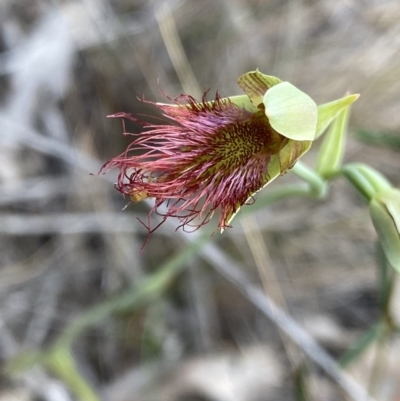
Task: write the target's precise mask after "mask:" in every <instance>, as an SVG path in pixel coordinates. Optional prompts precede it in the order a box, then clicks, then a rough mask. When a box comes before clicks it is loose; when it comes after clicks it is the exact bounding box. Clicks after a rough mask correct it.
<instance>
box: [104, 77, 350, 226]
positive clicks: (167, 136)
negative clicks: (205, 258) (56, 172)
mask: <svg viewBox="0 0 400 401" xmlns="http://www.w3.org/2000/svg"><path fill="white" fill-rule="evenodd" d="M238 84H239V86H240V87H241V89H242V90H243V91H244V93H245V95H242V96H233V97H226V98H224V97H221V96H220V95H219V94H217V95H216V96H215V99H214V100H212V101H209V100H207V99H206V93H205V94H204V95H203V98H202V100H201V101H197V100H195V99H194V98H193V97H191V96H190V95H181V96H179V97H178V98H176V99H175V100H174V101H173V102H172V104H163V103H153V102H148V103H151V104H153V105H154V106H156V107H158V108H159V109H160V110H161V112H162V114H163V116H164V117H165V123H163V124H161V125H160V124H153V123H150V122H144V121H141V120H139V119H137V118H136V117H134V116H132V115H131V114H127V113H118V114H114V115H112V116H111V117H120V118H126V119H130V120H133V121H135V122H139V123H140V124H141V125H142V126H143V131H142V132H141V133H138V134H131V135H132V137H133V140H132V142H131V144H130V145H129V146H128V148H127V149H126V151H125V152H123V153H122V154H121V155H119V156H118V157H115V158H113V159H111V160H110V161H108V162H107V163H106V164H105V165H104V166H103V168H102V171H103V172H106V171H108V170H110V169H112V168H118V169H119V175H118V182H117V184H116V188H117V189H118V190H119V191H120V192H121V193H123V194H124V195H127V196H128V197H130V199H131V200H132V201H133V202H137V201H140V200H143V199H146V198H154V206H153V207H152V209H151V210H150V213H149V214H150V215H151V214H152V213H153V212H156V213H158V214H160V215H161V216H162V217H163V219H162V221H161V223H162V222H164V221H165V220H166V219H167V218H169V217H175V218H177V219H178V220H179V224H178V227H183V229H186V230H187V229H190V228H191V229H197V228H199V227H201V226H202V225H204V224H206V223H208V222H209V220H210V219H211V217H212V215H213V214H214V212H218V213H219V222H218V228H220V229H221V230H224V229H225V228H227V227H229V226H230V223H231V221H232V219H233V217H234V216H235V214H236V213H237V212H238V211H239V209H240V208H241V207H242V206H243V205H244V204H245V203H246V202H248V201H249V200H251V199H252V198H253V195H254V194H255V193H256V192H258V191H259V190H260V189H262V188H264V187H265V186H266V185H267V184H269V183H270V182H271V181H273V180H274V179H275V178H277V177H278V176H280V175H283V174H285V173H286V172H288V171H289V170H290V169H291V168H292V167H293V165H294V164H295V163H296V161H297V160H298V159H299V158H300V157H301V156H302V155H303V154H304V153H306V152H307V151H308V150H309V149H310V147H311V144H312V141H313V140H314V139H315V138H316V136H317V135H318V134H319V133H320V131H321V130H324V129H325V128H326V126H327V125H328V124H329V122H330V121H331V120H332V119H333V118H334V117H335V116H336V115H337V113H338V111H340V110H341V109H343V107H345V106H346V105H347V104H349V103H351V102H352V101H354V100H351V101H349V100H347V101H344V100H343V99H346V98H343V99H342V100H339V101H335V102H331V103H328V104H327V107H325V108H324V107H323V106H322V109H319V108H318V107H317V105H316V104H315V102H314V101H313V100H312V99H311V98H310V97H309V96H308V95H306V94H305V93H304V92H302V91H300V90H299V89H297V88H296V87H295V86H293V85H292V84H290V83H289V82H282V81H281V80H280V79H278V78H276V77H273V76H268V75H264V74H262V73H260V72H259V71H258V70H257V71H252V72H248V73H246V74H244V75H242V76H241V77H240V78H239V79H238ZM320 111H321V112H320ZM161 205H164V206H165V207H164V208H163V211H160V206H161ZM149 220H150V219H149ZM159 225H160V224H158V225H157V226H156V227H154V228H151V227H150V226H149V225H146V227H147V228H148V230H149V232H152V231H154V229H155V228H157V227H158V226H159Z"/></svg>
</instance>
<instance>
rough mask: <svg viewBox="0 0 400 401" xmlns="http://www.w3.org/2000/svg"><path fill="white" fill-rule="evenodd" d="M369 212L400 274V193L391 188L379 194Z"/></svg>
mask: <svg viewBox="0 0 400 401" xmlns="http://www.w3.org/2000/svg"><path fill="white" fill-rule="evenodd" d="M369 211H370V214H371V219H372V223H373V224H374V227H375V230H376V232H377V234H378V237H379V241H380V243H381V245H382V248H383V251H384V253H385V256H386V258H387V260H388V262H389V263H390V265H391V266H392V267H393V268H394V269H395V270H397V272H399V273H400V191H399V190H398V189H394V188H391V189H389V190H386V191H382V192H380V193H378V194H377V195H376V196H375V197H374V198H373V199H372V200H371V202H370V204H369Z"/></svg>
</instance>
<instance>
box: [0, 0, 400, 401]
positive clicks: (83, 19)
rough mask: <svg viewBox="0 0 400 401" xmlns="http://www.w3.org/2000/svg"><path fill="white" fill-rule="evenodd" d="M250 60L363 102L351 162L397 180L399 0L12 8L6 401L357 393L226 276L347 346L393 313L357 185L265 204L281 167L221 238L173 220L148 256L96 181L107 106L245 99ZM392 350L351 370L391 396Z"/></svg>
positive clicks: (395, 392)
mask: <svg viewBox="0 0 400 401" xmlns="http://www.w3.org/2000/svg"><path fill="white" fill-rule="evenodd" d="M256 68H259V69H260V71H262V72H264V73H266V74H269V75H276V76H278V77H280V78H281V79H282V80H287V81H290V82H292V83H293V84H294V85H296V86H297V87H299V88H300V89H302V90H303V91H305V92H306V93H308V94H309V95H310V96H311V97H313V98H314V99H315V100H316V102H317V103H319V104H320V103H324V102H328V101H330V100H333V99H336V98H339V97H341V96H343V95H344V94H345V93H346V91H350V92H351V93H360V94H361V97H360V99H359V100H358V101H357V102H356V104H355V105H354V107H353V109H352V117H351V121H350V132H349V137H348V143H347V151H346V161H348V162H351V161H357V162H364V163H368V164H370V165H371V166H373V167H374V168H376V169H378V170H379V171H381V172H382V173H383V174H385V175H386V176H387V177H388V178H389V179H390V180H391V181H392V182H393V183H394V184H395V185H396V186H400V174H399V172H400V134H399V132H400V112H399V110H400V3H399V2H398V1H395V0H393V1H389V0H365V1H362V2H360V1H356V0H288V1H277V0H202V1H195V0H168V1H167V0H165V1H146V0H76V1H74V0H1V2H0V143H1V146H0V208H1V210H0V358H1V366H2V373H1V376H0V400H1V401H17V400H18V401H26V400H30V401H33V400H35V401H39V400H44V401H64V400H65V401H67V400H88V401H96V400H106V401H107V400H110V401H130V400H132V401H133V400H135V401H137V400H139V401H140V400H142V401H153V400H154V401H158V400H160V401H164V400H166V401H167V400H168V401H264V400H265V401H278V400H339V399H346V396H345V395H344V393H343V392H342V390H341V389H340V387H339V386H337V384H336V383H335V382H334V381H331V380H330V379H329V377H328V376H326V375H325V374H324V373H323V371H322V370H321V368H320V367H318V366H316V365H314V364H312V363H311V362H310V361H309V359H308V357H306V356H304V354H303V352H302V349H301V347H300V348H299V347H297V346H295V345H294V343H293V342H292V341H291V340H290V338H289V337H288V336H287V335H284V334H282V332H281V331H280V330H279V329H278V328H277V327H276V325H275V324H274V322H273V321H271V320H270V319H268V318H267V317H266V316H265V314H263V313H262V312H260V311H259V309H257V308H256V307H255V306H254V304H252V303H251V302H249V300H248V299H246V296H244V295H242V293H241V291H240V288H238V286H237V285H236V284H235V283H234V282H233V283H232V282H230V280H229V277H227V276H226V275H224V274H222V275H221V272H220V271H219V269H218V268H216V267H217V266H219V267H220V268H221V266H222V268H223V269H225V270H226V271H228V272H229V271H231V272H232V271H233V272H234V271H236V270H235V269H237V268H239V271H241V272H242V273H245V275H246V277H247V279H248V280H249V281H250V282H252V283H253V284H254V285H256V286H259V285H260V286H262V287H263V288H264V290H265V293H266V294H267V295H268V296H269V297H270V298H271V299H272V300H274V301H275V302H276V303H277V304H278V305H279V306H280V307H281V308H282V310H283V311H285V313H286V314H287V315H288V316H291V317H292V318H293V319H295V320H296V321H297V322H298V323H299V324H300V325H301V326H302V327H304V328H305V329H306V330H307V331H308V333H309V334H310V335H311V336H312V337H314V338H315V339H316V340H317V341H318V342H319V343H320V344H321V345H322V346H323V347H324V348H325V349H326V350H327V351H328V352H329V353H330V354H331V355H332V356H333V357H334V358H335V359H339V358H340V357H343V355H346V354H345V353H346V351H347V350H349V349H351V347H353V346H354V344H359V343H357V341H358V340H359V339H360V338H362V335H363V334H364V333H365V332H367V331H368V330H369V329H370V328H371V326H373V325H374V323H376V322H377V321H378V320H379V319H380V316H381V309H380V299H379V288H380V277H379V274H378V271H379V270H378V267H377V263H378V262H379V261H378V257H377V247H376V234H375V232H374V229H373V227H372V224H371V222H370V218H369V214H368V210H367V208H366V206H365V205H364V203H363V202H362V200H361V199H360V198H359V197H358V195H357V194H356V193H354V191H353V190H352V189H351V188H350V186H349V185H348V183H347V182H345V181H344V180H337V181H335V182H334V183H333V185H332V187H331V189H330V192H329V194H328V197H327V199H325V200H323V201H313V200H304V199H303V200H302V199H289V200H285V201H281V202H278V203H274V204H272V205H268V206H265V207H261V208H260V207H258V208H257V204H259V205H261V204H262V197H263V192H268V191H269V190H270V188H271V190H272V189H274V188H278V187H279V186H281V185H287V184H288V183H291V182H296V181H297V180H298V179H296V177H293V176H292V174H288V175H287V176H285V177H283V178H282V179H279V180H277V181H276V182H274V183H273V184H272V185H271V186H270V187H268V189H266V190H265V191H263V192H262V193H260V194H259V196H258V198H259V199H258V203H257V202H256V203H255V204H254V205H252V206H246V207H245V208H244V209H246V210H247V211H248V212H250V213H247V214H245V215H244V216H241V218H240V219H237V220H235V221H234V223H233V228H231V229H229V230H226V232H225V233H224V234H223V235H219V234H216V235H214V236H213V237H212V238H211V239H210V238H209V234H208V233H206V235H204V237H202V233H201V232H197V233H196V234H198V235H196V234H184V235H182V233H181V232H180V231H178V232H175V231H174V227H175V226H174V225H165V226H163V227H162V228H161V229H160V230H158V231H156V232H155V233H154V234H153V236H152V237H151V238H150V240H149V242H148V243H147V245H146V247H145V249H144V251H143V252H140V249H141V246H142V244H143V241H144V239H145V235H146V231H145V229H144V228H143V226H142V225H141V224H140V223H139V222H138V221H137V220H136V218H137V217H139V218H141V219H143V220H145V219H146V214H147V212H148V210H149V204H146V203H138V204H130V205H128V207H127V208H126V209H124V207H125V206H126V204H127V200H126V199H123V198H122V196H121V195H120V194H119V193H118V192H117V191H116V190H115V189H114V188H113V183H114V182H115V179H116V174H117V172H115V171H114V172H110V173H109V174H107V175H106V176H98V175H96V174H97V172H98V171H99V168H100V167H101V165H102V164H103V163H104V162H105V161H107V160H108V159H109V158H111V157H114V156H116V155H118V154H119V153H121V152H122V151H123V150H124V149H125V147H126V145H127V143H128V140H129V138H126V137H124V136H123V135H122V130H123V129H122V124H121V121H119V120H110V119H107V118H106V116H107V115H109V114H112V113H116V112H121V111H124V112H132V113H138V114H141V113H142V114H143V113H144V114H147V115H151V114H153V113H156V111H155V110H153V108H151V107H149V106H148V105H147V106H146V105H143V104H141V103H140V102H139V101H138V100H137V97H139V98H142V97H144V98H145V99H148V100H152V101H162V102H165V101H166V99H165V97H164V95H163V94H162V92H161V90H160V88H161V89H162V90H163V91H165V92H166V93H167V94H168V95H170V96H172V97H175V96H177V95H179V94H181V93H187V92H189V93H190V94H192V95H194V96H196V97H199V96H201V93H202V91H203V90H206V89H210V95H211V96H212V95H213V94H214V93H215V91H216V90H218V91H219V93H220V94H221V95H223V96H224V95H225V96H229V95H236V94H240V93H241V92H240V88H239V87H238V86H237V84H236V80H237V78H238V77H239V76H240V75H241V74H243V73H245V72H247V71H250V70H254V69H256ZM129 130H130V131H132V132H135V131H137V130H138V127H136V126H135V125H131V126H129ZM317 149H318V143H317V144H316V145H315V146H314V147H313V149H312V150H311V151H310V152H309V153H308V154H307V155H306V157H305V158H304V159H303V160H304V161H305V163H306V164H308V165H310V166H312V165H313V162H314V160H315V155H316V151H317ZM211 224H212V223H211ZM206 229H208V228H204V229H202V231H203V232H204V231H205V230H206ZM204 238H205V239H204ZM201 241H203V242H201ZM204 241H208V245H207V247H208V248H204V246H205V244H204ZM232 269H233V270H232ZM228 276H229V274H228ZM227 278H228V279H227ZM396 288H398V286H397V287H395V288H394V290H393V291H392V297H391V301H392V306H391V308H392V311H393V313H394V314H396V313H397V316H399V315H400V294H399V291H397V290H396ZM396 305H397V306H396ZM396 311H397V312H396ZM293 335H294V336H295V334H293ZM399 362H400V341H399V338H398V337H396V336H393V338H391V340H390V341H386V342H385V344H384V345H382V344H379V343H378V345H371V346H370V347H368V349H366V350H365V352H364V353H362V354H360V355H358V356H357V358H355V359H354V360H353V362H352V363H351V364H349V365H348V367H347V368H346V369H347V372H349V374H351V375H353V376H354V377H355V378H356V379H357V380H358V381H359V383H360V384H361V385H362V386H364V387H365V388H366V389H368V390H369V391H370V392H371V393H372V394H373V395H375V396H376V399H379V400H399V399H400V385H399V383H400V368H399V366H400V363H399ZM301 397H303V398H301Z"/></svg>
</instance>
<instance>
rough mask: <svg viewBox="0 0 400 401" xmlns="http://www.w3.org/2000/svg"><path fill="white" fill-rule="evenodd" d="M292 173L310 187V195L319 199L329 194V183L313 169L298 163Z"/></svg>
mask: <svg viewBox="0 0 400 401" xmlns="http://www.w3.org/2000/svg"><path fill="white" fill-rule="evenodd" d="M292 172H293V173H294V174H296V175H297V176H298V177H299V178H301V179H302V180H303V181H305V182H307V183H308V184H309V185H310V193H311V194H312V195H313V196H314V197H315V198H317V199H321V198H323V197H324V196H325V195H326V193H327V188H328V186H327V182H326V181H325V180H324V179H323V178H322V177H321V176H320V175H319V174H318V173H317V172H316V171H315V170H313V169H311V168H310V167H307V166H306V165H305V164H304V163H302V162H301V161H298V162H297V163H296V164H295V165H294V167H293V169H292Z"/></svg>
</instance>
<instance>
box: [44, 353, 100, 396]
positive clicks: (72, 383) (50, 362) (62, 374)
mask: <svg viewBox="0 0 400 401" xmlns="http://www.w3.org/2000/svg"><path fill="white" fill-rule="evenodd" d="M45 366H47V367H48V368H49V369H50V370H51V371H52V372H53V373H54V374H55V375H57V376H58V377H59V378H60V379H61V380H62V381H63V382H64V383H65V384H66V385H67V387H68V388H69V389H70V390H71V392H73V393H74V394H75V396H76V397H77V398H78V399H79V400H81V401H100V398H99V397H98V396H97V394H96V392H95V391H94V389H93V388H92V386H91V385H90V384H89V383H88V382H87V381H86V380H85V379H84V377H83V376H82V375H81V374H80V373H79V369H78V367H77V366H76V363H75V360H74V357H73V356H72V355H71V352H70V350H69V349H66V348H57V349H54V350H53V351H52V352H51V353H50V354H49V355H48V357H47V358H46V360H45Z"/></svg>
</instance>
